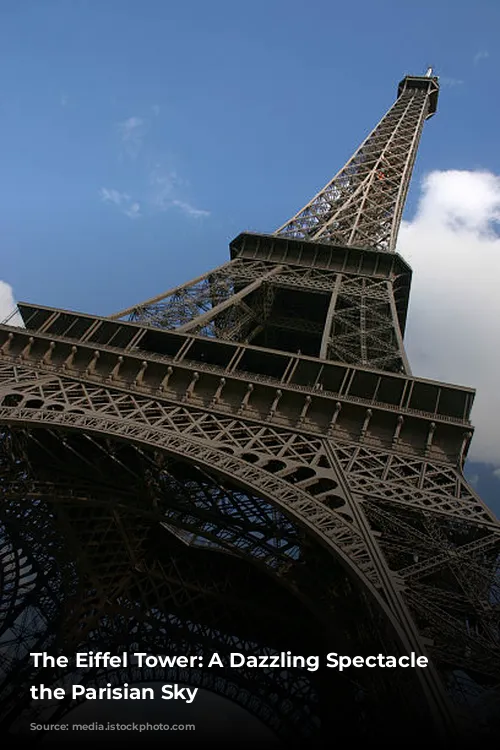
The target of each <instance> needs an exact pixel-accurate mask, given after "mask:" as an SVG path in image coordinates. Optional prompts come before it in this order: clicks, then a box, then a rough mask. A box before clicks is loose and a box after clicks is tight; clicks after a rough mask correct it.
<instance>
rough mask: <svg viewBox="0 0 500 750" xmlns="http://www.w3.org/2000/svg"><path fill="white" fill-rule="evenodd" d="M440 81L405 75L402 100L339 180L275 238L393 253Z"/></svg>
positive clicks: (383, 119) (399, 100)
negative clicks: (422, 135) (416, 160)
mask: <svg viewBox="0 0 500 750" xmlns="http://www.w3.org/2000/svg"><path fill="white" fill-rule="evenodd" d="M438 89H439V85H438V79H437V77H435V76H433V75H432V68H429V69H428V70H427V73H426V74H425V76H406V77H405V78H404V79H403V80H402V81H401V83H400V84H399V88H398V97H397V100H396V102H395V103H394V104H393V106H392V107H391V108H390V109H389V111H388V112H387V114H386V115H385V116H384V117H383V118H382V120H381V121H380V122H379V124H378V125H377V126H376V128H375V129H374V130H373V131H372V132H371V133H370V135H369V136H368V137H367V138H366V140H365V141H364V142H363V143H362V144H361V146H360V147H359V148H358V150H357V151H356V153H355V154H354V155H353V156H352V157H351V159H349V161H348V162H347V164H346V165H345V166H344V167H342V169H341V170H340V172H338V173H337V174H336V175H335V177H334V178H333V179H332V180H331V181H330V182H329V183H328V184H327V185H325V187H324V188H323V189H322V190H320V192H319V193H317V195H315V196H314V198H313V199H312V200H311V201H309V203H307V205H306V206H304V208H302V209H301V210H300V211H299V212H298V213H297V214H295V216H293V217H292V218H291V219H290V220H289V221H287V222H286V223H285V224H283V226H281V227H280V228H279V229H278V230H277V231H276V233H275V234H277V235H281V236H285V237H290V238H293V239H305V240H309V241H312V242H320V243H322V244H325V243H327V244H333V245H342V246H346V245H347V246H350V245H352V246H355V247H368V248H371V249H375V250H382V251H388V252H393V251H394V249H395V246H396V240H397V236H398V231H399V226H400V224H401V217H402V214H403V208H404V203H405V200H406V195H407V192H408V186H409V183H410V179H411V173H412V170H413V164H414V162H415V157H416V154H417V149H418V145H419V141H420V135H421V132H422V127H423V124H424V122H425V120H426V119H427V118H429V117H431V116H432V115H433V114H434V112H435V111H436V105H437V96H438Z"/></svg>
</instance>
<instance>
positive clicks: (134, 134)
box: [118, 117, 145, 159]
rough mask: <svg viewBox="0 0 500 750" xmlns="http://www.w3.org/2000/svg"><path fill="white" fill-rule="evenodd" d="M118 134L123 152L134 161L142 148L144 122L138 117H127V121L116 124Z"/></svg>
mask: <svg viewBox="0 0 500 750" xmlns="http://www.w3.org/2000/svg"><path fill="white" fill-rule="evenodd" d="M118 132H119V133H120V137H121V141H122V144H123V148H124V149H125V152H126V153H127V154H128V156H130V157H131V158H132V159H135V158H136V156H138V154H139V151H140V150H141V148H142V139H143V137H144V132H145V122H144V120H143V119H142V118H140V117H129V118H128V120H124V122H120V123H118Z"/></svg>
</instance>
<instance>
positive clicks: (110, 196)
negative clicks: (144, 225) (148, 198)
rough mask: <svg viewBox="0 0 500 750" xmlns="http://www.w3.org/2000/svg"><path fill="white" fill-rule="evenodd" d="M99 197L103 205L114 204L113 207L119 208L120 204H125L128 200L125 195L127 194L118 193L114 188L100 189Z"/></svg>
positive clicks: (127, 196) (128, 197)
mask: <svg viewBox="0 0 500 750" xmlns="http://www.w3.org/2000/svg"><path fill="white" fill-rule="evenodd" d="M99 195H100V196H101V200H103V201H104V203H114V204H115V206H121V205H122V203H126V202H127V201H129V200H130V196H129V195H127V193H120V192H119V191H118V190H115V189H114V188H111V189H109V188H104V187H102V188H101V189H100V190H99Z"/></svg>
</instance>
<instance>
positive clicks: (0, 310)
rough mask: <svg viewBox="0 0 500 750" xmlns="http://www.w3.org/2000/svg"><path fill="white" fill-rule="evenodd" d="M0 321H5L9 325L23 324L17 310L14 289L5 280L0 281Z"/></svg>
mask: <svg viewBox="0 0 500 750" xmlns="http://www.w3.org/2000/svg"><path fill="white" fill-rule="evenodd" d="M0 323H7V324H8V325H10V326H23V321H22V318H21V316H20V315H19V313H18V312H17V305H16V301H15V299H14V291H13V289H12V287H11V285H10V284H7V282H5V281H0Z"/></svg>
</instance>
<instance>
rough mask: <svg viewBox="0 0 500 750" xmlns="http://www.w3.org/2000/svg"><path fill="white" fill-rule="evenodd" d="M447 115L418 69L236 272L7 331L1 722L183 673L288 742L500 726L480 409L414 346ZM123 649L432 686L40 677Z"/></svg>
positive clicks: (266, 674)
mask: <svg viewBox="0 0 500 750" xmlns="http://www.w3.org/2000/svg"><path fill="white" fill-rule="evenodd" d="M437 95H438V81H437V78H435V77H433V76H432V75H430V74H429V75H427V76H422V77H419V76H417V77H412V76H407V77H406V78H405V79H404V80H403V81H402V82H401V84H400V86H399V90H398V98H397V101H396V103H395V104H394V106H393V107H392V108H391V109H390V110H389V112H388V113H387V114H386V115H385V117H384V118H383V119H382V120H381V122H380V123H379V125H378V126H377V127H376V128H375V130H374V131H373V132H372V133H371V134H370V136H369V137H368V138H367V140H366V141H365V142H364V143H363V145H362V146H361V147H360V149H359V150H358V151H357V152H356V154H355V155H354V156H353V158H352V159H351V160H350V161H349V162H348V164H347V165H346V166H345V167H344V168H343V169H342V170H341V171H340V172H339V173H338V175H337V176H336V177H335V178H334V179H333V180H332V181H331V182H330V183H328V185H327V186H326V187H325V188H324V189H323V190H322V191H320V193H318V195H317V196H316V197H315V198H313V200H312V201H311V202H310V203H308V204H307V206H306V207H305V208H304V209H302V210H301V211H300V212H299V213H298V214H297V215H296V216H294V217H293V218H292V219H291V220H290V221H289V222H287V223H286V224H284V225H283V226H282V227H281V228H280V229H279V230H278V231H277V232H275V233H274V234H273V235H257V234H248V233H245V234H241V235H240V236H238V237H237V238H236V239H235V240H234V241H233V242H232V243H231V246H230V250H231V260H230V261H229V262H228V263H227V264H225V265H223V266H221V267H220V268H217V269H215V270H214V271H211V272H209V273H207V274H204V275H202V276H200V277H199V278H197V279H195V280H193V281H191V282H189V283H187V284H185V285H181V286H178V287H176V288H174V289H172V290H170V291H169V292H167V293H165V294H162V295H160V296H158V297H156V298H154V299H151V300H148V301H146V302H144V303H141V304H139V305H136V306H134V307H132V308H130V309H128V310H125V311H122V312H121V313H117V314H116V315H114V316H111V317H110V318H102V317H96V316H92V315H86V314H80V313H73V312H68V311H63V310H58V309H55V308H49V307H41V306H36V305H29V304H20V305H19V312H20V314H21V316H22V319H23V322H24V327H12V326H9V325H7V324H4V325H2V326H0V404H1V405H0V422H1V425H2V434H3V438H2V442H1V455H0V461H1V464H2V469H1V476H2V479H1V491H2V495H3V497H2V503H1V504H0V529H1V532H0V534H1V536H0V539H1V547H0V560H1V564H2V566H3V567H2V571H3V572H2V573H1V577H0V586H1V589H0V633H1V635H0V646H1V649H2V664H1V679H2V683H1V688H0V689H1V693H0V695H1V720H2V722H3V726H4V728H6V729H8V730H10V731H15V730H16V729H20V728H22V727H23V726H25V725H26V723H29V722H30V721H33V720H34V717H37V716H42V715H43V716H45V717H47V716H50V717H52V719H51V720H55V719H58V718H60V717H61V716H63V715H65V714H66V713H67V711H69V710H70V709H71V708H72V704H71V702H69V703H63V704H57V705H54V706H49V705H44V706H40V705H38V704H31V703H30V701H29V699H28V687H27V686H28V685H30V684H37V683H39V682H44V684H46V685H47V684H53V685H56V684H61V685H64V684H66V683H67V682H68V681H70V680H73V681H74V680H75V679H78V680H81V681H84V682H86V684H88V685H101V684H105V683H106V682H107V681H109V680H113V679H114V680H121V681H123V679H128V680H129V681H133V680H136V681H145V680H148V679H149V680H159V679H161V680H166V679H169V680H175V679H177V680H179V681H183V682H187V683H190V684H193V683H194V684H197V685H200V686H204V687H206V688H207V689H210V690H213V691H215V692H217V693H219V694H221V695H225V696H227V697H229V698H231V699H232V700H234V701H235V702H238V703H240V704H241V705H243V706H245V707H246V708H247V709H248V710H249V711H251V712H253V713H254V714H255V715H256V716H258V717H259V718H260V719H261V720H262V721H264V722H266V723H267V724H268V725H269V726H270V727H272V729H273V730H274V731H275V732H276V734H277V735H278V736H280V737H283V738H284V739H288V740H290V739H292V738H297V737H306V738H308V739H309V740H311V739H312V738H315V737H316V738H320V739H321V738H323V739H326V741H330V740H331V734H332V724H334V725H335V726H334V728H333V731H334V732H335V735H336V736H337V737H338V736H339V735H340V733H341V732H342V731H345V733H346V735H348V736H349V737H351V738H352V737H353V736H356V735H358V736H359V737H364V738H370V739H371V738H373V737H374V736H377V735H379V736H380V737H383V738H386V737H387V736H388V734H390V733H391V732H393V733H394V736H397V735H398V732H399V731H401V732H402V736H407V731H408V722H412V730H411V731H412V733H413V732H414V727H415V728H417V727H418V728H420V729H422V731H424V728H425V731H429V732H431V729H432V732H434V731H435V732H437V733H441V735H443V734H444V735H449V736H450V737H455V738H456V736H457V732H458V733H459V734H460V733H470V734H471V736H472V737H475V736H479V735H481V733H482V732H484V731H487V730H490V731H494V729H495V728H494V725H493V722H494V720H495V715H496V713H495V712H496V709H498V698H499V685H500V644H499V588H498V580H499V578H498V563H499V552H500V525H499V523H498V521H497V519H496V518H495V516H494V515H493V513H492V512H491V511H490V510H489V509H488V508H487V507H486V506H485V505H484V504H483V503H482V502H481V500H480V499H479V497H478V496H477V495H476V493H475V492H474V490H473V489H472V488H471V487H470V486H469V485H468V484H467V482H466V480H465V479H464V476H463V471H462V470H463V465H464V462H465V459H466V455H467V450H468V446H469V443H470V440H471V437H472V432H473V428H472V426H471V423H470V411H471V407H472V402H473V396H474V392H473V391H472V390H470V389H467V388H461V387H457V386H452V385H448V384H444V383H438V382H433V381H428V380H423V379H419V378H417V377H414V376H413V375H412V374H411V372H410V368H409V365H408V361H407V357H406V354H405V350H404V344H403V334H404V328H405V321H406V314H407V307H408V296H409V289H410V281H411V269H410V268H409V266H408V265H407V264H406V262H405V261H404V260H403V259H402V258H401V257H400V256H399V255H398V254H397V253H396V252H395V244H396V238H397V233H398V228H399V225H400V221H401V215H402V211H403V206H404V201H405V197H406V194H407V191H408V185H409V181H410V176H411V171H412V167H413V163H414V160H415V156H416V153H417V148H418V143H419V139H420V136H421V131H422V127H423V123H424V122H425V120H426V119H428V118H429V117H430V116H431V115H432V114H433V113H434V112H435V110H436V104H437ZM99 644H105V646H106V648H107V649H108V650H116V651H117V652H120V651H122V650H134V647H137V646H140V649H139V650H143V651H149V652H151V653H158V652H160V653H162V652H164V651H166V650H169V651H174V652H175V651H177V652H179V653H192V654H202V653H207V652H208V653H210V652H211V651H219V652H220V653H228V652H230V651H244V652H247V653H253V654H267V653H277V652H280V651H282V650H286V649H290V650H292V652H293V653H302V654H304V653H305V654H307V653H321V654H324V653H326V652H327V651H332V650H333V651H337V652H338V653H350V654H376V653H379V652H381V653H389V654H394V655H398V654H400V653H406V652H410V651H414V652H416V653H417V654H419V655H427V656H428V657H429V658H430V666H429V667H428V668H427V669H422V670H397V671H395V672H391V674H390V679H388V677H387V672H385V671H384V670H383V669H374V670H370V669H365V670H355V674H353V673H352V672H346V673H343V674H342V675H338V674H337V673H334V672H332V671H331V670H325V669H320V670H318V672H304V671H296V670H295V671H294V670H284V671H283V670H267V671H266V670H252V669H241V670H234V669H233V670H219V671H213V670H206V669H205V670H204V669H203V668H200V669H199V670H198V671H196V670H194V671H193V670H191V671H189V672H184V673H181V672H175V673H173V672H172V671H168V670H163V671H161V672H157V671H155V670H143V671H142V672H139V671H138V670H137V669H135V668H131V669H130V670H129V673H127V674H126V675H123V674H121V675H114V676H113V675H110V674H108V673H105V672H99V671H88V672H86V673H80V674H78V675H75V674H71V673H70V672H64V671H62V670H61V671H56V670H54V672H53V674H51V675H48V674H47V670H43V675H42V673H41V672H40V671H37V670H35V669H34V668H33V667H32V666H31V662H30V660H29V658H28V654H29V652H30V651H33V650H38V651H41V650H47V651H49V652H51V653H54V652H57V651H60V652H62V653H66V654H69V653H71V652H72V651H74V650H86V649H88V648H92V647H94V648H97V647H98V645H99ZM35 646H36V649H35ZM135 650H137V648H136V649H135ZM20 696H26V698H20ZM332 706H334V707H335V711H332Z"/></svg>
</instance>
